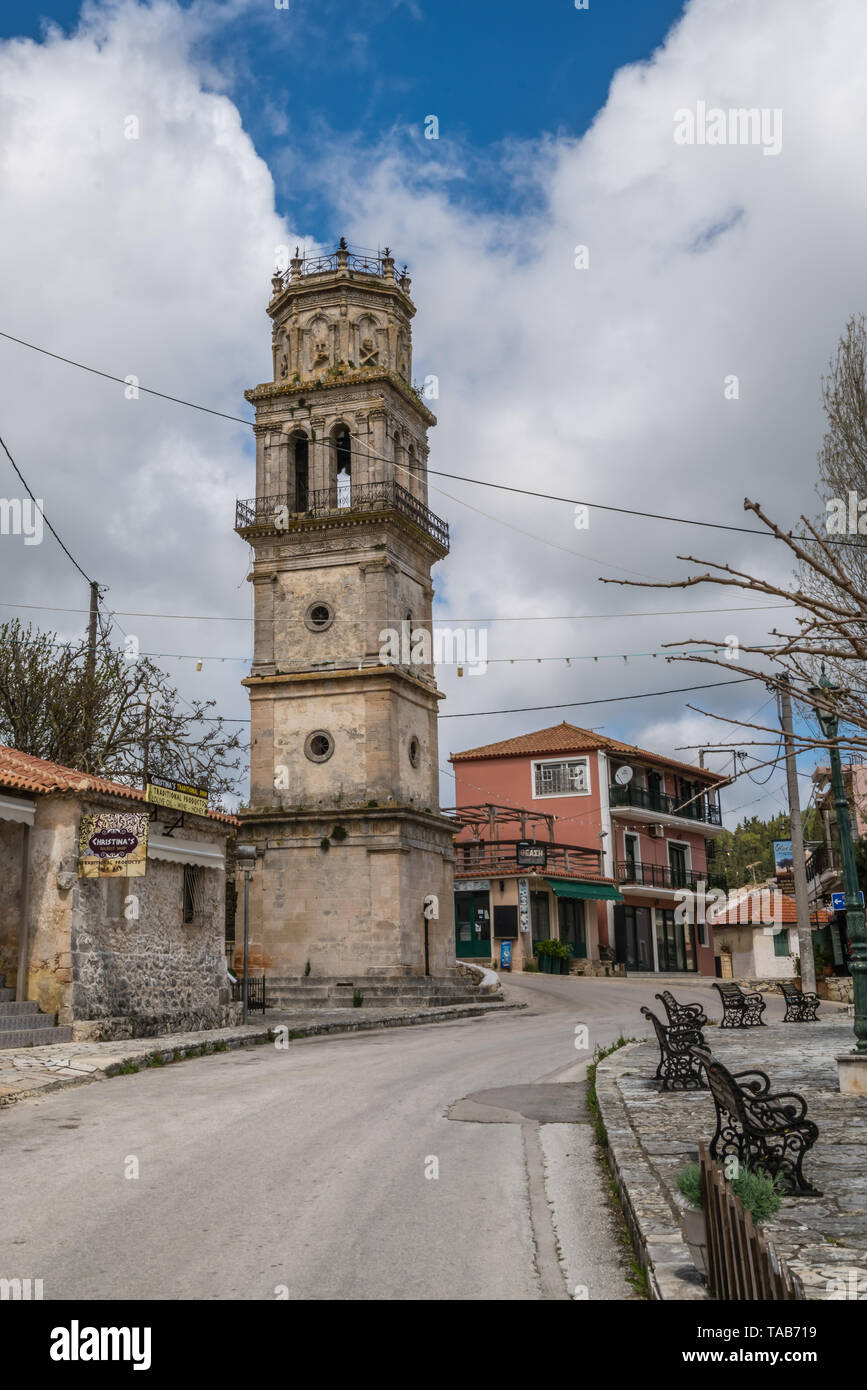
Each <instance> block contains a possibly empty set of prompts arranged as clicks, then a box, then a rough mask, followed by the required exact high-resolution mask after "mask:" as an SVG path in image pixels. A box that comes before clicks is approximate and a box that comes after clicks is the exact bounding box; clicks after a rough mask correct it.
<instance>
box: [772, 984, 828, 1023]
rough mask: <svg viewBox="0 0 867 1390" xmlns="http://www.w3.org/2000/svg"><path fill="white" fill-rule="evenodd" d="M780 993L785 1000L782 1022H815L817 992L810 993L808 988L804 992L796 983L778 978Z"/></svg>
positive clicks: (817, 1006) (817, 1005) (817, 1000)
mask: <svg viewBox="0 0 867 1390" xmlns="http://www.w3.org/2000/svg"><path fill="white" fill-rule="evenodd" d="M777 984H778V985H779V987H780V993H781V994H782V996H783V998H784V999H785V1001H786V1012H785V1015H784V1017H783V1022H784V1023H816V1022H818V1019H817V1014H818V1012H819V1003H820V999H819V996H818V994H811V993H810V991H809V990H808V991H807V993H806V994H805V993H804V991H803V990H802V989H798V987H797V985H793V984H790V983H789V981H788V980H778V981H777Z"/></svg>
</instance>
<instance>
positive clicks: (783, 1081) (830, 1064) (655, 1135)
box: [597, 1014, 867, 1300]
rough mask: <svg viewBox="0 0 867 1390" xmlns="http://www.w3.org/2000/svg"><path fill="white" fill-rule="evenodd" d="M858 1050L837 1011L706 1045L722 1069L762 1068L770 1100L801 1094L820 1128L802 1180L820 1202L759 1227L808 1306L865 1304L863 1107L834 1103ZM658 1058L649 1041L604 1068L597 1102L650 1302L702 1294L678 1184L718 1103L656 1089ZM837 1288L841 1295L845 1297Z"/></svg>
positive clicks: (843, 1099)
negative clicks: (842, 1060) (847, 1061)
mask: <svg viewBox="0 0 867 1390" xmlns="http://www.w3.org/2000/svg"><path fill="white" fill-rule="evenodd" d="M854 1041H855V1039H854V1035H853V1033H852V1027H851V1023H850V1022H849V1021H848V1019H847V1018H846V1017H845V1016H843V1015H841V1014H836V1015H835V1016H834V1017H832V1018H825V1019H820V1020H819V1021H818V1022H816V1023H811V1024H800V1025H797V1024H781V1023H777V1024H770V1025H768V1026H767V1027H765V1028H762V1029H758V1028H756V1029H743V1030H736V1029H731V1030H717V1031H715V1032H714V1034H713V1036H712V1038H711V1039H710V1040H709V1045H710V1046H711V1050H712V1051H713V1053H714V1055H715V1056H717V1057H718V1058H719V1059H720V1061H721V1062H723V1063H724V1064H725V1066H726V1067H728V1068H729V1070H731V1071H733V1072H744V1071H749V1070H751V1069H752V1070H756V1069H758V1070H760V1071H763V1072H765V1073H766V1074H767V1075H768V1076H769V1077H770V1080H771V1090H772V1091H774V1092H782V1091H797V1092H798V1093H799V1094H801V1095H803V1097H804V1099H805V1100H806V1102H807V1115H808V1118H810V1119H811V1120H814V1121H815V1123H816V1124H817V1125H818V1128H819V1138H818V1140H817V1142H816V1144H815V1146H814V1147H813V1148H812V1149H811V1150H810V1152H809V1154H808V1155H807V1157H806V1159H805V1162H804V1172H805V1174H806V1176H807V1178H808V1180H809V1181H810V1182H812V1183H813V1184H814V1185H815V1186H816V1187H818V1188H819V1189H820V1190H821V1192H822V1194H823V1195H822V1196H821V1197H813V1198H803V1197H801V1198H793V1197H784V1199H783V1204H782V1206H781V1207H780V1210H779V1211H778V1212H777V1214H776V1215H775V1217H774V1218H773V1219H772V1220H770V1221H767V1222H765V1223H764V1225H763V1227H762V1229H763V1231H764V1233H765V1235H766V1237H767V1238H768V1239H769V1240H770V1241H771V1242H772V1243H773V1245H774V1247H775V1249H776V1251H777V1253H778V1255H780V1256H782V1257H783V1258H784V1259H785V1260H786V1261H787V1262H788V1263H789V1265H790V1267H791V1268H792V1270H793V1271H794V1272H795V1273H796V1274H797V1275H798V1277H799V1278H800V1280H801V1282H802V1284H803V1287H804V1292H805V1296H806V1297H807V1298H808V1299H832V1298H837V1299H839V1298H841V1297H846V1296H848V1297H857V1298H859V1299H863V1300H867V1098H865V1097H860V1096H844V1095H841V1094H840V1090H839V1083H838V1078H837V1065H836V1061H835V1058H836V1056H837V1055H838V1054H839V1053H842V1052H849V1051H851V1050H852V1048H853V1046H854ZM658 1055H659V1054H658V1048H657V1045H656V1043H655V1042H654V1043H649V1042H646V1043H639V1044H633V1045H632V1046H631V1047H629V1048H624V1049H622V1050H621V1051H619V1052H616V1053H613V1054H612V1055H611V1056H610V1057H608V1058H605V1059H604V1060H603V1061H602V1062H600V1064H599V1067H598V1070H597V1093H598V1096H599V1104H600V1109H601V1112H602V1118H603V1121H604V1123H605V1126H606V1131H607V1134H608V1143H609V1155H610V1159H611V1166H612V1171H613V1173H614V1176H615V1180H616V1182H617V1184H618V1187H619V1189H620V1191H621V1198H622V1200H623V1202H624V1206H625V1208H626V1209H627V1212H628V1214H629V1215H630V1217H631V1225H632V1228H633V1235H634V1237H635V1239H636V1242H637V1244H638V1247H639V1249H640V1250H643V1251H644V1253H645V1256H646V1258H647V1259H648V1260H649V1261H650V1262H651V1264H652V1266H653V1268H652V1271H649V1273H650V1274H651V1276H652V1277H651V1278H650V1282H651V1288H652V1289H653V1292H654V1294H655V1295H656V1296H658V1297H665V1298H695V1297H702V1296H703V1297H706V1296H707V1295H706V1293H702V1292H701V1291H699V1292H696V1285H695V1282H694V1279H693V1275H694V1273H695V1271H694V1270H693V1269H692V1265H691V1261H690V1257H689V1251H688V1249H687V1246H686V1244H685V1242H684V1241H683V1237H682V1235H681V1230H680V1219H679V1211H680V1210H681V1208H682V1205H683V1199H682V1198H681V1197H680V1194H679V1192H678V1191H677V1186H676V1178H677V1174H678V1173H679V1171H680V1169H681V1168H682V1167H683V1166H684V1164H685V1163H686V1162H690V1161H695V1160H696V1159H697V1157H698V1143H699V1141H700V1140H705V1141H709V1140H710V1139H711V1137H712V1136H713V1133H714V1128H715V1112H714V1104H713V1100H712V1098H711V1096H710V1093H709V1092H707V1091H690V1092H664V1091H659V1090H658V1089H657V1083H656V1082H655V1080H654V1079H653V1076H654V1072H655V1070H656V1064H657V1061H658ZM666 1213H667V1215H666ZM661 1217H662V1218H663V1221H664V1223H667V1235H666V1232H665V1224H663V1227H662V1228H661V1225H660V1221H661ZM681 1266H682V1268H681ZM841 1281H843V1283H841ZM843 1284H845V1288H846V1289H847V1290H849V1292H848V1293H841V1292H840V1290H841V1288H843ZM851 1290H856V1292H854V1293H853V1292H851ZM859 1290H860V1291H859Z"/></svg>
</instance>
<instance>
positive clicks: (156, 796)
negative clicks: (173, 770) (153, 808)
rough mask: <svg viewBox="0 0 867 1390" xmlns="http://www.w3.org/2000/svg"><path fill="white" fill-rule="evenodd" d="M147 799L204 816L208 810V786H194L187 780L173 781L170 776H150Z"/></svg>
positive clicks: (157, 803)
mask: <svg viewBox="0 0 867 1390" xmlns="http://www.w3.org/2000/svg"><path fill="white" fill-rule="evenodd" d="M145 801H151V802H153V803H154V804H155V805H157V806H170V807H171V808H172V810H173V811H190V812H192V814H193V815H197V816H204V815H207V811H208V789H207V787H193V786H190V785H189V783H187V782H173V781H172V780H171V779H170V778H169V777H149V778H148V781H147V787H146V789H145Z"/></svg>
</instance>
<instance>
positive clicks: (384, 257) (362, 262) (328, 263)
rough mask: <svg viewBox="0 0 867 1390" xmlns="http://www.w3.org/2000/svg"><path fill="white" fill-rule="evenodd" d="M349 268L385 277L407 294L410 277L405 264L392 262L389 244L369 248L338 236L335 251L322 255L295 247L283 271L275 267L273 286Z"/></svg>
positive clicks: (359, 272)
mask: <svg viewBox="0 0 867 1390" xmlns="http://www.w3.org/2000/svg"><path fill="white" fill-rule="evenodd" d="M349 271H353V272H355V273H357V274H361V275H378V276H379V277H380V279H383V280H389V281H391V282H393V283H394V284H395V285H397V286H398V287H399V288H400V289H402V290H404V291H405V292H406V293H409V288H410V285H411V283H412V282H411V280H410V278H409V275H408V273H407V267H406V266H404V267H403V269H400V268H399V267H398V266H397V264H396V263H395V259H394V256H393V255H392V254H391V250H390V249H389V247H387V246H386V247H385V249H384V250H382V251H371V250H368V249H367V248H366V247H363V246H348V245H347V244H346V242H345V241H344V240H343V238H342V237H341V239H340V245H339V246H338V248H337V250H336V251H332V252H330V253H328V254H326V255H324V256H301V255H299V250H298V247H297V246H296V248H295V255H294V256H293V257H292V259H291V260H290V262H289V265H288V267H287V268H286V269H285V270H278V271H277V272H276V274H275V276H274V289H275V290H280V289H283V288H285V287H286V285H288V284H289V283H290V282H291V281H293V280H301V279H304V278H306V277H307V276H308V275H334V274H338V273H343V272H349Z"/></svg>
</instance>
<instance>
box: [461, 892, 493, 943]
mask: <svg viewBox="0 0 867 1390" xmlns="http://www.w3.org/2000/svg"><path fill="white" fill-rule="evenodd" d="M488 900H489V895H488V894H487V893H455V954H456V955H457V957H458V959H459V960H460V959H461V958H464V959H467V958H468V957H477V958H484V959H489V958H490V955H491V917H490V908H489V906H488Z"/></svg>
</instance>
